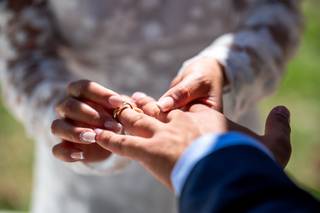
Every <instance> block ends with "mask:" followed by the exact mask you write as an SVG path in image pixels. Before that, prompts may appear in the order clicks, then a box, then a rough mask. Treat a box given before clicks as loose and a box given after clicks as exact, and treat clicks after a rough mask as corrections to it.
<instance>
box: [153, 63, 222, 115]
mask: <svg viewBox="0 0 320 213" xmlns="http://www.w3.org/2000/svg"><path fill="white" fill-rule="evenodd" d="M225 84H227V81H226V78H225V75H224V69H223V67H222V66H221V65H220V64H219V63H218V62H217V61H216V60H213V59H209V58H207V57H199V58H196V59H192V60H191V61H189V62H187V63H186V64H185V65H184V66H183V67H182V69H181V71H180V73H179V74H178V75H177V77H176V78H175V79H174V80H173V81H172V83H171V88H170V89H169V91H167V92H166V93H165V94H164V95H163V96H162V97H161V98H160V99H159V101H158V105H159V107H160V108H161V110H162V111H164V112H168V111H170V110H172V109H177V108H183V107H185V106H187V105H188V104H191V103H192V102H194V101H197V102H201V103H204V104H206V105H208V106H210V107H212V108H214V109H215V110H218V111H220V112H222V109H223V104H222V93H223V86H224V85H225Z"/></svg>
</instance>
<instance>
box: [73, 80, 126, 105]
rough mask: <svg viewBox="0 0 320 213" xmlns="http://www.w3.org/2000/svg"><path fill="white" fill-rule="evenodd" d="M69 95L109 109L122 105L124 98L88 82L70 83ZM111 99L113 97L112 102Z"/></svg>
mask: <svg viewBox="0 0 320 213" xmlns="http://www.w3.org/2000/svg"><path fill="white" fill-rule="evenodd" d="M68 93H69V94H70V95H71V96H73V97H76V98H84V99H86V100H90V101H92V102H94V103H98V104H100V105H102V106H105V107H107V108H115V107H118V106H119V105H120V104H121V103H122V98H121V96H120V95H119V94H118V93H116V92H114V91H112V90H110V89H107V88H105V87H104V86H102V85H100V84H98V83H96V82H92V81H88V80H80V81H76V82H72V83H70V84H69V85H68ZM110 97H112V100H111V101H110V100H109V98H110Z"/></svg>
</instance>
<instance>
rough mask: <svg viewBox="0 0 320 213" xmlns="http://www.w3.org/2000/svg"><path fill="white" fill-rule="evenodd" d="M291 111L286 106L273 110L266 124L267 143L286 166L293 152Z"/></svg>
mask: <svg viewBox="0 0 320 213" xmlns="http://www.w3.org/2000/svg"><path fill="white" fill-rule="evenodd" d="M290 133H291V127H290V112H289V110H288V109H287V108H286V107H284V106H277V107H275V108H273V109H272V110H271V112H270V113H269V115H268V118H267V121H266V125H265V137H264V138H265V140H264V143H265V145H266V146H267V147H268V148H269V149H270V150H271V152H273V154H274V155H275V157H276V159H277V160H278V162H279V163H280V164H281V165H282V166H285V165H286V164H287V162H288V161H289V158H290V154H291V144H290Z"/></svg>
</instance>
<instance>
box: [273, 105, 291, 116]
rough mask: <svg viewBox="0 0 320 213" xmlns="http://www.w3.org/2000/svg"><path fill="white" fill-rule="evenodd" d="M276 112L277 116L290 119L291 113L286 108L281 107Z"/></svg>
mask: <svg viewBox="0 0 320 213" xmlns="http://www.w3.org/2000/svg"><path fill="white" fill-rule="evenodd" d="M274 111H275V112H276V113H277V114H280V115H282V116H283V117H285V118H286V119H290V112H289V110H288V109H287V108H286V107H283V106H279V107H276V108H275V109H274Z"/></svg>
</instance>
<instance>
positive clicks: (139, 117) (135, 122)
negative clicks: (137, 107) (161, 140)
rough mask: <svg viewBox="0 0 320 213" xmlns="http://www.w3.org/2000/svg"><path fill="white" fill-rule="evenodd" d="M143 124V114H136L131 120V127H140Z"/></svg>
mask: <svg viewBox="0 0 320 213" xmlns="http://www.w3.org/2000/svg"><path fill="white" fill-rule="evenodd" d="M143 122H144V116H143V114H137V115H135V117H134V118H133V120H132V123H131V126H132V127H136V126H140V125H141V124H142V123H143Z"/></svg>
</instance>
